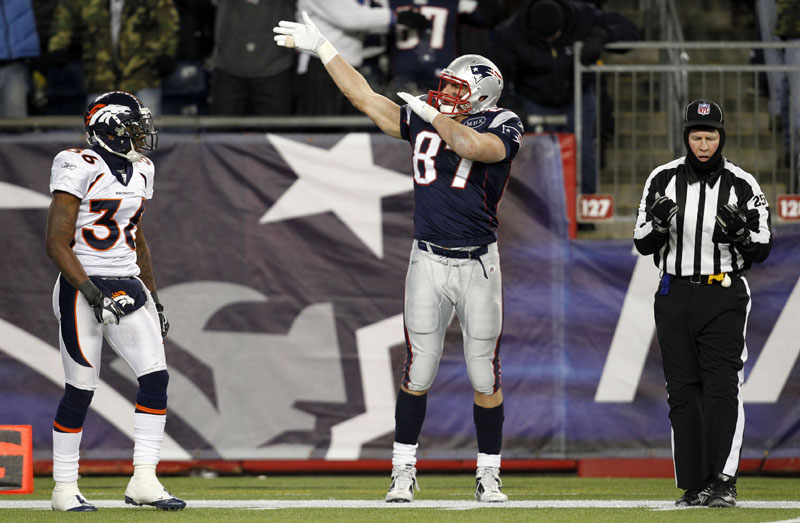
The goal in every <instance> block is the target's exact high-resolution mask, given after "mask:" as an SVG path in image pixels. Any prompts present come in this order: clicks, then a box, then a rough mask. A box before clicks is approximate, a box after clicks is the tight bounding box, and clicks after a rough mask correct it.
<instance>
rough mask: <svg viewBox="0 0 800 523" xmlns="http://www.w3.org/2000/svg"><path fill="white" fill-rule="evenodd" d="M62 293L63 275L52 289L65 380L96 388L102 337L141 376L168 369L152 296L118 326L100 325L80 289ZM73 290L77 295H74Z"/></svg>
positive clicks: (76, 384) (148, 294) (79, 385)
mask: <svg viewBox="0 0 800 523" xmlns="http://www.w3.org/2000/svg"><path fill="white" fill-rule="evenodd" d="M67 292H69V295H68V296H67V295H66V294H65V295H64V296H61V297H60V295H61V285H60V278H59V279H57V280H56V285H55V288H54V289H53V313H54V314H55V316H56V319H58V323H59V325H58V327H59V336H58V340H59V346H60V349H61V361H62V363H63V365H64V377H65V381H66V382H67V383H69V384H70V385H72V386H73V387H76V388H78V389H82V390H95V389H96V388H97V383H98V379H99V377H100V351H101V349H102V347H103V337H105V339H106V341H108V344H109V345H110V346H111V348H112V349H113V350H114V352H116V353H117V354H118V355H119V356H120V357H121V358H122V359H123V360H125V362H126V363H127V364H128V366H129V367H130V368H131V369H132V370H133V372H134V373H135V374H136V377H137V378H138V377H140V376H142V375H144V374H149V373H151V372H155V371H159V370H165V369H166V368H167V363H166V358H165V356H164V342H163V340H162V339H161V328H160V326H159V322H158V312H157V311H156V308H155V304H154V303H153V299H152V297H151V296H150V293H149V292H148V291H147V289H146V288H145V292H147V303H146V304H145V305H144V306H143V307H142V308H140V309H138V310H136V311H134V312H132V313H130V314H126V315H125V316H123V317H122V318H120V322H119V325H113V324H111V325H101V324H99V323H98V322H97V319H95V316H94V312H93V311H92V308H91V307H90V306H89V302H88V301H86V298H85V297H84V296H83V295H82V294H81V293H80V291H78V290H77V289H76V290H74V291H71V292H70V291H67V290H66V289H65V293H67ZM73 292H74V295H73Z"/></svg>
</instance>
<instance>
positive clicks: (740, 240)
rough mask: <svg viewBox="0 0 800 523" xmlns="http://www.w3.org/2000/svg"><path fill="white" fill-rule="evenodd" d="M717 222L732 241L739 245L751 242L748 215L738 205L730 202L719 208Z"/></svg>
mask: <svg viewBox="0 0 800 523" xmlns="http://www.w3.org/2000/svg"><path fill="white" fill-rule="evenodd" d="M717 223H718V224H719V228H720V229H722V232H724V233H725V235H726V236H727V237H728V239H729V240H730V241H731V242H733V243H735V244H737V245H747V244H748V243H750V231H749V230H748V229H747V217H746V216H745V215H744V212H742V210H741V209H739V207H737V206H736V205H734V204H732V203H728V204H726V205H723V206H722V207H720V208H719V209H718V210H717Z"/></svg>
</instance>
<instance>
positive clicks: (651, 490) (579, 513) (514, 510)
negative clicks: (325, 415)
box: [0, 473, 800, 523]
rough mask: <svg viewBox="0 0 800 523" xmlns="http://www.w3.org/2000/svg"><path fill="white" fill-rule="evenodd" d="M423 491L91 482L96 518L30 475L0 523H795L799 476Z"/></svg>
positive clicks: (303, 480) (532, 478) (362, 484)
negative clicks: (705, 497)
mask: <svg viewBox="0 0 800 523" xmlns="http://www.w3.org/2000/svg"><path fill="white" fill-rule="evenodd" d="M418 480H419V484H420V487H421V490H420V491H419V492H417V494H416V500H415V501H414V502H413V503H410V504H388V503H383V502H382V498H383V494H384V492H385V489H386V487H388V484H389V478H388V476H384V475H358V476H351V475H337V476H330V475H327V476H323V475H319V476H317V475H304V476H261V477H240V476H235V477H211V478H205V477H164V478H162V483H164V485H165V486H166V487H167V488H168V489H169V490H170V491H171V492H172V493H173V494H175V495H176V496H178V497H180V498H183V499H185V500H186V501H187V507H186V509H185V510H184V511H182V512H174V513H166V512H161V511H158V510H156V509H154V508H151V507H130V506H124V505H123V503H122V499H123V494H124V491H125V485H126V484H127V481H128V478H127V477H87V478H82V479H81V480H80V486H81V490H82V492H83V494H84V495H85V496H86V497H87V498H88V499H89V500H90V501H92V502H95V503H96V504H97V505H98V512H96V513H84V514H66V513H63V512H62V513H55V512H52V511H50V509H49V498H50V489H51V488H52V485H53V483H52V480H51V479H50V478H36V481H35V489H36V491H35V493H34V494H31V495H25V496H19V495H15V496H0V521H2V522H6V521H8V522H17V521H19V522H24V523H28V522H36V521H64V520H65V518H66V520H69V521H75V520H78V519H84V520H91V521H98V522H99V521H103V522H105V521H147V522H153V521H154V520H156V519H158V520H170V521H178V520H181V521H214V522H225V521H263V520H270V521H325V522H326V523H327V522H335V521H403V522H408V521H419V520H421V521H435V522H438V521H458V522H470V521H593V522H603V521H614V522H617V521H681V522H683V521H723V520H725V521H736V522H737V523H738V522H751V521H752V522H770V521H773V522H775V521H780V522H787V521H796V522H800V478H761V477H744V478H740V479H739V484H738V487H739V498H738V501H739V504H740V507H738V508H735V509H709V508H689V509H676V508H674V506H673V504H672V502H673V500H674V499H676V498H677V497H679V496H680V494H681V491H679V490H678V489H676V488H675V486H674V483H673V481H672V480H670V479H597V478H577V477H574V476H561V475H558V476H555V475H535V474H513V473H506V474H504V475H503V480H504V489H503V490H504V491H505V492H506V493H507V494H508V495H509V498H510V501H509V503H506V504H497V505H490V506H486V505H484V504H478V503H477V502H474V501H472V495H473V487H472V484H473V482H474V478H473V477H472V476H471V475H464V474H453V475H444V474H425V473H420V474H419V475H418Z"/></svg>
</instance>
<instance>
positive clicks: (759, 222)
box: [633, 156, 772, 276]
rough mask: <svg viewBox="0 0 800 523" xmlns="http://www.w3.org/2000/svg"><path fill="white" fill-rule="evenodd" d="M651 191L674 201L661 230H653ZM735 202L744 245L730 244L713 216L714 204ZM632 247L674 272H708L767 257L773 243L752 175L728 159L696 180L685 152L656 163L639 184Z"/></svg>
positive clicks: (737, 267) (766, 212) (764, 202)
mask: <svg viewBox="0 0 800 523" xmlns="http://www.w3.org/2000/svg"><path fill="white" fill-rule="evenodd" d="M656 194H659V195H667V197H669V198H670V199H672V200H673V201H674V202H676V203H677V204H678V207H679V209H678V213H677V214H676V215H675V217H674V218H673V220H672V223H671V225H670V228H669V232H668V234H667V235H666V236H664V235H663V234H658V233H656V232H655V231H654V230H653V221H652V220H653V216H652V215H651V213H650V208H651V206H652V205H653V201H655V199H656ZM728 203H733V204H736V205H737V206H738V207H739V208H740V209H742V210H744V211H745V215H746V216H747V226H748V229H750V239H751V240H752V241H751V243H750V244H749V245H746V246H741V247H734V245H733V244H732V243H730V240H728V238H727V236H726V235H725V234H724V233H723V232H722V230H721V229H720V227H719V225H717V222H716V215H717V210H718V209H719V208H720V207H722V206H723V205H725V204H728ZM633 241H634V244H635V246H636V249H637V250H638V251H639V252H640V253H642V254H644V255H648V254H653V260H654V261H655V264H656V266H657V267H658V268H659V269H661V271H662V272H664V273H667V274H672V275H674V276H692V275H710V274H719V273H723V272H732V271H736V270H740V269H747V268H749V267H750V265H751V263H752V262H761V261H763V260H765V259H766V257H767V255H768V254H769V250H770V247H771V246H772V234H771V232H770V216H769V205H768V204H767V199H766V198H765V197H764V194H763V193H762V192H761V188H760V187H759V186H758V182H757V181H756V179H755V178H754V177H753V176H752V175H751V174H750V173H748V172H746V171H744V170H743V169H741V168H740V167H738V166H736V165H734V164H732V163H731V162H729V161H728V160H724V161H723V165H722V168H721V169H719V170H717V172H716V173H714V174H712V175H711V176H709V177H707V178H705V181H701V180H700V179H698V177H697V176H696V175H695V174H694V173H693V172H692V170H691V168H690V167H689V166H687V165H686V157H685V156H684V157H681V158H678V159H676V160H673V161H671V162H669V163H667V164H664V165H661V166H660V167H656V168H655V169H654V170H653V172H652V173H650V176H649V177H648V178H647V182H646V183H645V186H644V193H643V194H642V200H641V202H640V203H639V212H638V216H637V219H636V228H635V229H634V233H633Z"/></svg>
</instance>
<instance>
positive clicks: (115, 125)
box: [83, 91, 158, 162]
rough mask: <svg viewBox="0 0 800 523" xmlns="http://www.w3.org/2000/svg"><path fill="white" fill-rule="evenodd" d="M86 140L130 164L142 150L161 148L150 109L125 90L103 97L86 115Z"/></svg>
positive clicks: (95, 102)
mask: <svg viewBox="0 0 800 523" xmlns="http://www.w3.org/2000/svg"><path fill="white" fill-rule="evenodd" d="M83 123H84V127H85V129H86V140H87V141H88V142H89V144H90V145H98V146H99V147H102V148H103V149H105V150H106V151H108V152H110V153H112V154H116V155H117V156H121V157H123V158H125V159H126V160H128V161H129V162H138V161H139V160H140V159H141V157H142V155H141V151H143V150H146V151H154V150H155V149H156V147H158V131H156V130H155V126H154V125H153V116H152V114H151V113H150V110H149V109H147V108H146V107H144V106H143V105H142V104H141V102H139V99H138V98H136V97H135V96H134V95H132V94H130V93H127V92H125V91H111V92H108V93H104V94H101V95H100V96H98V97H97V98H95V99H94V100H92V102H91V103H90V104H89V105H88V106H87V107H86V111H85V112H84V114H83Z"/></svg>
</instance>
